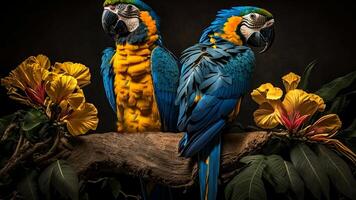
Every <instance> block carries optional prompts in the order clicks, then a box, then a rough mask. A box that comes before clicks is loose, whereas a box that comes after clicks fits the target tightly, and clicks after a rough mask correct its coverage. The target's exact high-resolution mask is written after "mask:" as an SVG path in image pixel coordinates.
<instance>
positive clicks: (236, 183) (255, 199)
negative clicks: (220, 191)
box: [225, 155, 267, 200]
mask: <svg viewBox="0 0 356 200" xmlns="http://www.w3.org/2000/svg"><path fill="white" fill-rule="evenodd" d="M241 162H242V163H246V164H247V167H246V168H245V169H243V170H242V171H241V172H240V173H239V174H237V175H236V176H235V177H234V178H233V179H232V180H231V181H230V182H229V183H228V185H227V186H226V188H225V197H226V199H227V200H264V199H266V198H267V195H266V190H265V186H264V184H263V181H262V173H263V169H264V168H265V166H266V164H265V158H264V156H262V155H257V156H246V157H244V158H242V159H241Z"/></svg>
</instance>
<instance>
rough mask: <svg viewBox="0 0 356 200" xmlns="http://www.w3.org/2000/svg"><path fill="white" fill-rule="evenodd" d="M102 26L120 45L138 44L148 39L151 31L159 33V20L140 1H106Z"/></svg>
mask: <svg viewBox="0 0 356 200" xmlns="http://www.w3.org/2000/svg"><path fill="white" fill-rule="evenodd" d="M102 26H103V29H104V31H105V32H106V33H107V34H109V35H110V36H111V37H113V38H115V39H116V41H117V42H118V43H123V42H130V43H138V42H141V41H143V40H144V39H146V38H147V35H148V31H149V30H151V31H152V29H154V31H155V32H156V31H157V32H158V30H159V18H158V16H157V15H156V13H155V12H154V11H153V10H152V9H151V8H150V7H149V6H148V5H147V4H145V3H144V2H142V1H140V0H106V1H105V2H104V11H103V15H102Z"/></svg>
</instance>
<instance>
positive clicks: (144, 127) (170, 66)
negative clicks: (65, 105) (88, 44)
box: [101, 0, 179, 133]
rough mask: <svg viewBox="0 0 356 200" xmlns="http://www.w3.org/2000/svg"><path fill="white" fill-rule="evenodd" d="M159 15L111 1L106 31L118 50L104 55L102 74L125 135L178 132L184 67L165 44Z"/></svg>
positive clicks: (133, 1) (132, 0)
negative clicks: (179, 89)
mask: <svg viewBox="0 0 356 200" xmlns="http://www.w3.org/2000/svg"><path fill="white" fill-rule="evenodd" d="M159 23H160V21H159V18H158V16H157V14H156V13H155V12H154V11H153V10H152V9H151V8H150V7H149V6H148V5H146V4H145V3H144V2H142V1H140V0H106V1H105V2H104V11H103V15H102V26H103V29H104V31H105V32H106V33H107V34H109V35H110V36H111V37H113V38H114V39H115V42H116V49H113V48H107V49H105V50H104V52H103V56H102V64H101V74H102V78H103V83H104V88H105V93H106V96H107V99H108V101H109V104H110V106H111V108H112V109H113V110H114V111H115V112H116V114H117V131H118V132H120V133H123V132H125V133H131V132H147V131H175V130H176V125H177V116H178V107H177V106H176V105H175V104H174V100H175V98H176V91H177V87H178V82H179V62H178V61H177V60H176V58H175V57H174V55H173V54H172V53H171V52H169V51H168V50H167V49H166V48H165V47H164V46H163V44H162V37H161V35H160V32H159V28H160V24H159Z"/></svg>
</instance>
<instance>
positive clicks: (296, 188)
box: [283, 161, 304, 200]
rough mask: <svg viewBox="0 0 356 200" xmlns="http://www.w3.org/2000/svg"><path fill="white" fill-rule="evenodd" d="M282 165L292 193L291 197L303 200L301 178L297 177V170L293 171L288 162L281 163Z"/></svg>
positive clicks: (293, 168)
mask: <svg viewBox="0 0 356 200" xmlns="http://www.w3.org/2000/svg"><path fill="white" fill-rule="evenodd" d="M283 165H284V168H285V171H286V172H287V177H288V181H289V184H290V189H291V190H292V192H293V196H295V197H296V199H300V200H302V199H304V182H303V180H302V178H301V177H300V176H299V174H298V172H297V170H296V169H295V167H294V166H293V164H292V163H290V162H288V161H283Z"/></svg>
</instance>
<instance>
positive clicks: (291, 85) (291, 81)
mask: <svg viewBox="0 0 356 200" xmlns="http://www.w3.org/2000/svg"><path fill="white" fill-rule="evenodd" d="M282 80H283V85H284V88H285V89H286V92H289V91H290V90H294V89H296V88H297V87H298V85H299V82H300V76H298V75H297V74H295V73H293V72H290V73H289V74H287V75H285V76H283V77H282Z"/></svg>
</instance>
